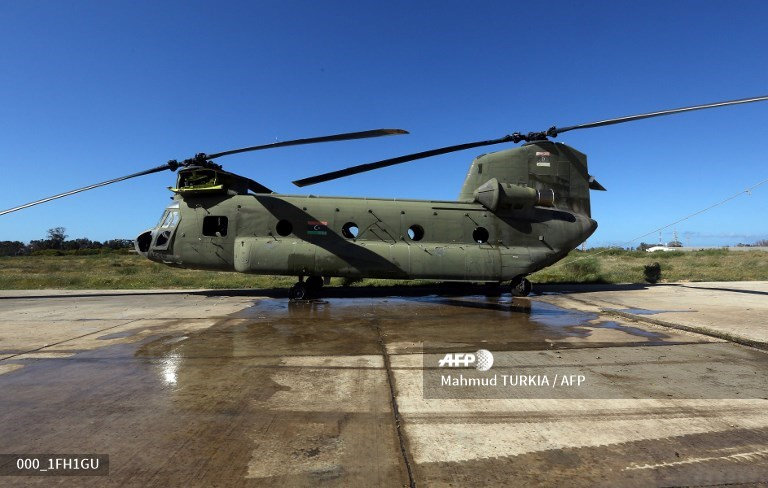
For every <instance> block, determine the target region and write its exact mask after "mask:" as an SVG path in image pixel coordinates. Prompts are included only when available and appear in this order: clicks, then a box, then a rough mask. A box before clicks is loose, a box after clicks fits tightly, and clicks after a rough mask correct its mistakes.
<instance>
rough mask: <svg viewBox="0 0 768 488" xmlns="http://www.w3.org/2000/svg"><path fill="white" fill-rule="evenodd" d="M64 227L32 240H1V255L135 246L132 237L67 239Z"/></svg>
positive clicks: (109, 250)
mask: <svg viewBox="0 0 768 488" xmlns="http://www.w3.org/2000/svg"><path fill="white" fill-rule="evenodd" d="M66 232H67V230H66V229H65V228H64V227H54V228H53V229H48V233H47V238H46V239H40V240H34V241H30V242H29V244H25V243H23V242H21V241H0V256H28V255H40V254H43V255H45V254H96V253H100V252H112V251H120V250H126V249H132V248H133V241H132V240H131V239H110V240H107V241H104V242H99V241H92V240H90V239H86V238H79V239H67V237H69V236H68V235H67V234H66Z"/></svg>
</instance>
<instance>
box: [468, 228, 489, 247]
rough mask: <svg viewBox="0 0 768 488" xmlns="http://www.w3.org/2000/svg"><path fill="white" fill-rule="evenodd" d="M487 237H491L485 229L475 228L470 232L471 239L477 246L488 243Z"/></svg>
mask: <svg viewBox="0 0 768 488" xmlns="http://www.w3.org/2000/svg"><path fill="white" fill-rule="evenodd" d="M489 237H491V236H490V234H488V229H486V228H485V227H477V228H475V230H474V231H473V232H472V239H474V240H475V242H477V243H478V244H484V243H486V242H488V238H489Z"/></svg>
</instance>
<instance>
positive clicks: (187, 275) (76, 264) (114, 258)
mask: <svg viewBox="0 0 768 488" xmlns="http://www.w3.org/2000/svg"><path fill="white" fill-rule="evenodd" d="M603 251H605V250H594V251H586V252H581V251H574V252H572V253H571V254H570V255H568V257H566V258H565V259H564V260H562V261H560V262H559V263H556V264H555V265H554V266H550V267H548V268H545V269H543V270H541V271H539V272H537V273H534V274H533V275H531V276H530V277H529V279H530V280H531V281H532V282H534V283H645V282H646V277H645V273H644V271H645V268H646V266H649V265H652V264H653V263H654V262H658V263H659V265H660V271H661V282H669V281H750V280H767V279H768V253H767V252H760V251H745V252H735V251H724V250H706V251H694V252H657V253H652V254H649V253H644V252H635V251H621V250H610V251H607V252H603ZM295 281H296V278H295V277H290V276H287V277H283V276H258V275H249V274H240V273H227V272H215V271H195V270H184V269H176V268H170V267H168V266H164V265H161V264H158V263H153V262H151V261H149V260H147V259H145V258H143V257H141V256H138V255H135V254H119V253H101V254H99V253H97V254H90V255H87V254H86V255H82V254H80V255H76V254H72V255H61V256H58V255H43V256H14V257H0V289H4V290H30V289H153V288H156V289H164V288H182V289H191V288H212V289H229V288H259V289H263V288H267V289H268V288H288V287H290V286H291V285H293V283H295ZM423 283H425V282H420V281H405V280H375V279H366V280H360V281H354V282H344V280H343V279H341V278H334V279H333V280H332V282H331V285H332V286H355V287H357V286H398V285H420V284H423Z"/></svg>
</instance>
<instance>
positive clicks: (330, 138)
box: [206, 129, 408, 159]
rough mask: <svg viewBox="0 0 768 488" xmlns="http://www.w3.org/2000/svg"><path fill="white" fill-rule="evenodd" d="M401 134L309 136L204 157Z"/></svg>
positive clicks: (380, 131)
mask: <svg viewBox="0 0 768 488" xmlns="http://www.w3.org/2000/svg"><path fill="white" fill-rule="evenodd" d="M401 134H408V131H407V130H403V129H375V130H366V131H362V132H347V133H345V134H335V135H332V136H322V137H310V138H307V139H295V140H293V141H283V142H273V143H271V144H262V145H260V146H250V147H243V148H240V149H233V150H231V151H224V152H218V153H214V154H207V155H206V158H207V159H215V158H220V157H221V156H228V155H230V154H238V153H243V152H248V151H260V150H261V149H273V148H276V147H286V146H299V145H301V144H317V143H319V142H333V141H348V140H352V139H366V138H368V137H382V136H397V135H401Z"/></svg>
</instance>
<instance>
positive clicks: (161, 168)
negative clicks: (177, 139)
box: [0, 164, 174, 215]
mask: <svg viewBox="0 0 768 488" xmlns="http://www.w3.org/2000/svg"><path fill="white" fill-rule="evenodd" d="M167 169H174V168H173V167H172V166H171V165H170V164H164V165H163V166H158V167H157V168H152V169H148V170H146V171H140V172H138V173H134V174H132V175H128V176H121V177H120V178H115V179H113V180H108V181H102V182H101V183H96V184H95V185H89V186H84V187H83V188H78V189H77V190H72V191H68V192H65V193H59V194H58V195H54V196H52V197H48V198H43V199H42V200H37V201H34V202H30V203H26V204H24V205H19V206H18V207H13V208H9V209H8V210H3V211H2V212H0V215H5V214H9V213H11V212H15V211H17V210H22V209H25V208H29V207H33V206H35V205H39V204H41V203H45V202H50V201H51V200H56V199H57V198H64V197H68V196H69V195H74V194H75V193H80V192H84V191H88V190H93V189H94V188H99V187H100V186H107V185H111V184H112V183H117V182H119V181H125V180H130V179H131V178H136V177H138V176H144V175H149V174H152V173H159V172H160V171H165V170H167Z"/></svg>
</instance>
